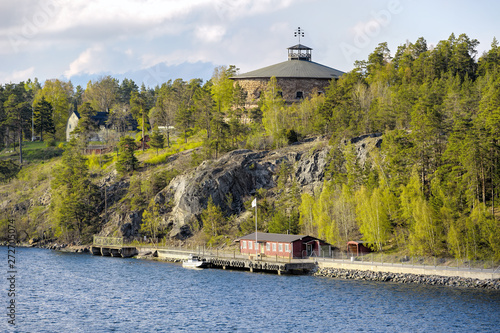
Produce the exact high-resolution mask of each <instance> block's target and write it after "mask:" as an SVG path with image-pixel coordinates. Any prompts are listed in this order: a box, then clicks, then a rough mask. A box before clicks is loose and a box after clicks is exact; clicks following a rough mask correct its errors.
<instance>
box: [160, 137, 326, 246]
mask: <svg viewBox="0 0 500 333" xmlns="http://www.w3.org/2000/svg"><path fill="white" fill-rule="evenodd" d="M329 150H330V147H329V146H328V145H327V144H326V142H324V141H313V142H306V143H302V144H300V145H295V146H290V147H287V148H283V149H280V150H274V151H259V152H256V151H251V150H236V151H232V152H230V153H228V154H226V155H224V156H222V157H221V158H219V159H218V160H214V161H205V162H203V163H202V164H201V165H200V166H198V167H197V168H195V169H194V170H192V171H189V172H186V173H184V174H181V175H179V176H177V177H176V178H174V179H173V180H172V181H171V182H170V184H169V185H168V186H167V187H166V188H165V189H164V190H163V191H161V192H160V193H158V195H157V196H156V198H155V201H156V203H158V204H160V205H161V206H163V207H165V206H166V205H167V203H168V204H169V206H170V207H171V209H169V210H168V212H165V213H166V214H165V221H166V222H167V225H168V226H169V227H171V228H172V230H171V232H170V237H176V238H185V237H188V236H190V235H191V230H190V227H189V226H190V225H192V224H193V223H197V222H199V219H200V214H201V212H202V211H203V209H205V208H206V207H207V203H208V198H209V197H212V200H213V202H214V204H216V205H218V206H220V207H221V209H222V210H223V211H225V212H228V213H231V214H240V213H242V212H243V211H244V209H245V208H244V205H243V203H244V201H246V200H249V199H250V198H251V196H253V195H254V194H255V192H256V190H258V189H261V188H264V189H272V188H274V187H275V186H276V176H277V172H278V171H279V168H280V164H282V163H289V164H290V165H291V167H292V170H293V171H292V172H293V176H294V177H295V179H296V180H297V182H298V184H299V185H300V186H302V187H303V190H307V189H311V188H313V187H315V186H318V185H320V184H321V183H322V181H323V177H324V170H325V167H326V164H327V155H328V152H329ZM229 203H230V204H229Z"/></svg>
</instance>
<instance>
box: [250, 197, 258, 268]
mask: <svg viewBox="0 0 500 333" xmlns="http://www.w3.org/2000/svg"><path fill="white" fill-rule="evenodd" d="M252 203H254V206H255V260H257V256H258V255H259V254H258V251H257V250H258V248H257V246H258V245H257V244H258V243H257V198H255V199H253V202H252Z"/></svg>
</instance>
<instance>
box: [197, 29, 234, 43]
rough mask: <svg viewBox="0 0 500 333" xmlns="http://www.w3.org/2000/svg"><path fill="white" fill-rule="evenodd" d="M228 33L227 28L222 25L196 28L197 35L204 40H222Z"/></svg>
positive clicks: (211, 41)
mask: <svg viewBox="0 0 500 333" xmlns="http://www.w3.org/2000/svg"><path fill="white" fill-rule="evenodd" d="M225 34H226V28H224V27H223V26H221V25H212V26H209V25H205V26H201V27H198V28H196V31H195V36H196V38H198V39H199V40H201V41H202V42H206V43H214V42H219V41H221V39H222V37H224V35H225Z"/></svg>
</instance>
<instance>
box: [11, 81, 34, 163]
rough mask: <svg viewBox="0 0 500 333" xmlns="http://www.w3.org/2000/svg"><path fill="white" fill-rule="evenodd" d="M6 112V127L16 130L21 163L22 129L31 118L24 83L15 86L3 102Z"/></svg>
mask: <svg viewBox="0 0 500 333" xmlns="http://www.w3.org/2000/svg"><path fill="white" fill-rule="evenodd" d="M4 109H5V114H6V119H5V123H6V124H7V126H8V127H10V128H12V129H13V130H14V131H15V132H17V138H18V142H19V163H20V164H22V163H23V148H22V141H23V130H24V129H26V128H29V125H28V124H29V123H30V120H31V110H30V107H29V104H28V102H27V101H26V98H25V91H24V84H23V85H21V84H20V85H19V86H18V87H16V88H15V92H13V93H11V94H10V95H9V97H8V99H7V101H5V103H4Z"/></svg>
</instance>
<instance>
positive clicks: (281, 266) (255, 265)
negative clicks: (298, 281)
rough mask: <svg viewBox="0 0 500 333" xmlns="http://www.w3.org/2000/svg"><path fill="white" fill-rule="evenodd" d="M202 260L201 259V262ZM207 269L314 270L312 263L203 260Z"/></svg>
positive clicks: (285, 271)
mask: <svg viewBox="0 0 500 333" xmlns="http://www.w3.org/2000/svg"><path fill="white" fill-rule="evenodd" d="M203 259H204V258H202V260H203ZM205 261H206V262H207V263H208V267H209V268H222V269H243V270H249V271H250V272H266V273H277V274H278V275H281V274H307V273H309V272H310V271H311V270H313V269H315V268H316V263H314V262H312V261H311V262H279V261H278V262H274V261H273V262H270V261H262V260H250V259H226V258H205Z"/></svg>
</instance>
